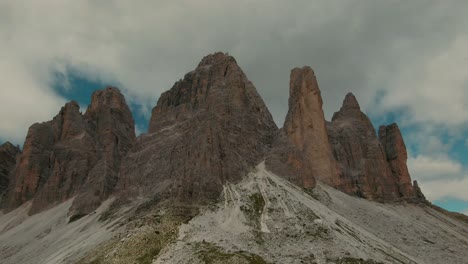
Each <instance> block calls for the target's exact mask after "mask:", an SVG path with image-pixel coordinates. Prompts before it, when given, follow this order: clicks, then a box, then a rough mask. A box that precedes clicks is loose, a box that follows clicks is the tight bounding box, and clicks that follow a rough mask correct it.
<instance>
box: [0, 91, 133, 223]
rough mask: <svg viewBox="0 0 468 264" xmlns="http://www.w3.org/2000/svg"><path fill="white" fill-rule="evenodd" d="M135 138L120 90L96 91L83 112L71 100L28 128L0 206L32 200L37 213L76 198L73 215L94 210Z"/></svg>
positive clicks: (16, 205)
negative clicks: (54, 112) (7, 190)
mask: <svg viewBox="0 0 468 264" xmlns="http://www.w3.org/2000/svg"><path fill="white" fill-rule="evenodd" d="M134 140H135V128H134V121H133V118H132V114H131V112H130V110H129V108H128V106H127V105H126V103H125V99H124V97H123V95H122V94H121V93H120V91H119V90H118V89H116V88H112V87H108V88H106V89H104V90H101V91H96V92H94V94H93V96H92V102H91V105H90V106H89V107H88V109H87V111H86V113H85V114H84V115H83V114H82V113H81V112H80V111H79V105H78V104H77V103H76V102H74V101H72V102H69V103H67V104H66V105H65V106H64V107H62V109H61V110H60V112H59V113H58V114H57V115H56V116H55V117H54V118H53V120H51V121H48V122H44V123H36V124H34V125H32V126H31V127H30V128H29V131H28V135H27V137H26V141H25V143H24V147H23V152H22V153H21V155H20V157H19V160H18V163H17V164H16V167H15V170H14V175H13V179H12V181H11V186H10V188H9V194H8V195H7V201H8V203H6V204H2V205H3V206H5V207H7V208H10V209H12V208H15V207H18V206H19V205H21V204H23V203H25V202H27V201H32V205H31V209H30V211H29V213H30V214H34V213H37V212H40V211H42V210H45V209H48V208H50V207H52V206H54V205H56V204H58V203H61V202H64V201H66V200H68V199H69V198H72V197H74V196H77V198H76V199H75V200H74V204H73V207H72V208H71V209H70V215H71V216H72V217H80V216H83V215H85V214H87V213H90V212H92V211H93V210H94V209H95V208H97V207H98V206H99V204H100V202H101V201H102V200H105V199H106V198H107V197H108V196H109V195H110V194H111V193H112V191H113V189H114V187H115V185H116V182H117V175H118V171H119V166H120V160H121V158H122V157H123V156H124V154H125V153H126V152H127V151H128V149H129V148H130V147H131V146H132V144H133V141H134Z"/></svg>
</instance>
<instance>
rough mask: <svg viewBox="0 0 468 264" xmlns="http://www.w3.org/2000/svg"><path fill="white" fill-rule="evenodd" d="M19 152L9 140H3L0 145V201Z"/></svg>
mask: <svg viewBox="0 0 468 264" xmlns="http://www.w3.org/2000/svg"><path fill="white" fill-rule="evenodd" d="M20 153H21V152H20V149H19V148H18V147H15V146H13V144H11V143H10V142H5V143H3V144H2V145H1V146H0V202H1V201H2V197H3V195H4V194H5V192H6V191H7V188H8V185H9V184H10V177H11V175H10V174H11V172H12V170H13V169H14V168H15V164H16V158H17V156H18V155H19V154H20Z"/></svg>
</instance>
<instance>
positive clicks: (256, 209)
mask: <svg viewBox="0 0 468 264" xmlns="http://www.w3.org/2000/svg"><path fill="white" fill-rule="evenodd" d="M248 201H249V202H248V204H247V205H244V206H241V210H242V212H244V215H245V216H246V217H247V220H248V224H249V225H251V226H252V227H253V228H254V230H253V234H254V236H255V241H256V242H257V244H263V242H264V241H263V237H262V232H261V227H260V217H261V215H262V212H263V208H264V207H265V200H264V199H263V196H262V195H261V194H260V193H254V194H251V195H250V196H249V198H248Z"/></svg>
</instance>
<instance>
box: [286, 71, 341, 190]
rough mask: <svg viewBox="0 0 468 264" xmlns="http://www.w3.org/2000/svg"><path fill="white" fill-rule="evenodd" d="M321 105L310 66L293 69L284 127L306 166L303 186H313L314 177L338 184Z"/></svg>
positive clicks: (320, 98)
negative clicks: (307, 168) (307, 170)
mask: <svg viewBox="0 0 468 264" xmlns="http://www.w3.org/2000/svg"><path fill="white" fill-rule="evenodd" d="M322 104H323V103H322V96H321V94H320V89H319V87H318V84H317V79H316V78H315V74H314V72H313V71H312V69H311V68H310V67H303V68H295V69H293V70H292V71H291V79H290V83H289V111H288V114H287V116H286V119H285V122H284V126H283V129H284V132H285V133H286V135H287V137H288V138H289V140H290V141H291V142H292V143H293V145H295V146H296V147H297V148H298V149H299V150H300V151H301V152H302V153H303V155H304V160H305V161H306V162H307V163H308V165H309V168H310V173H309V174H307V176H308V178H305V179H303V182H304V183H305V185H311V186H312V185H313V182H314V181H313V177H315V178H316V179H318V180H321V181H323V182H325V183H328V184H330V185H336V183H337V182H336V180H337V171H336V164H335V161H334V159H333V156H332V151H331V147H330V144H329V142H328V135H327V129H326V122H325V116H324V114H323V110H322Z"/></svg>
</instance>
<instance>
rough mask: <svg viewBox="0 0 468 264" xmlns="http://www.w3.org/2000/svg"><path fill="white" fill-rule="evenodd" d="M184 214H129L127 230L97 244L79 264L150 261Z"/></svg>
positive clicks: (148, 263)
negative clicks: (118, 235)
mask: <svg viewBox="0 0 468 264" xmlns="http://www.w3.org/2000/svg"><path fill="white" fill-rule="evenodd" d="M186 218H188V216H187V217H182V216H180V215H174V214H173V213H165V214H158V213H157V212H154V213H152V214H151V213H149V214H147V215H145V216H141V217H133V218H132V219H133V220H130V221H131V222H130V223H129V224H128V225H127V226H129V227H130V229H129V230H128V231H127V233H126V234H125V233H124V236H123V237H116V238H114V239H112V240H111V241H109V242H107V243H105V244H103V245H101V246H99V247H98V248H96V250H94V252H91V253H90V254H88V256H86V257H85V258H83V259H82V260H81V261H80V262H79V263H80V264H85V263H90V264H111V263H112V264H114V263H122V264H124V263H125V264H126V263H137V264H151V263H152V262H153V260H154V259H155V258H157V256H158V254H159V253H160V251H161V250H162V249H163V248H165V247H166V246H167V245H168V244H170V243H172V241H174V240H175V239H176V238H177V235H178V229H179V226H180V224H181V223H183V222H185V221H186Z"/></svg>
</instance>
